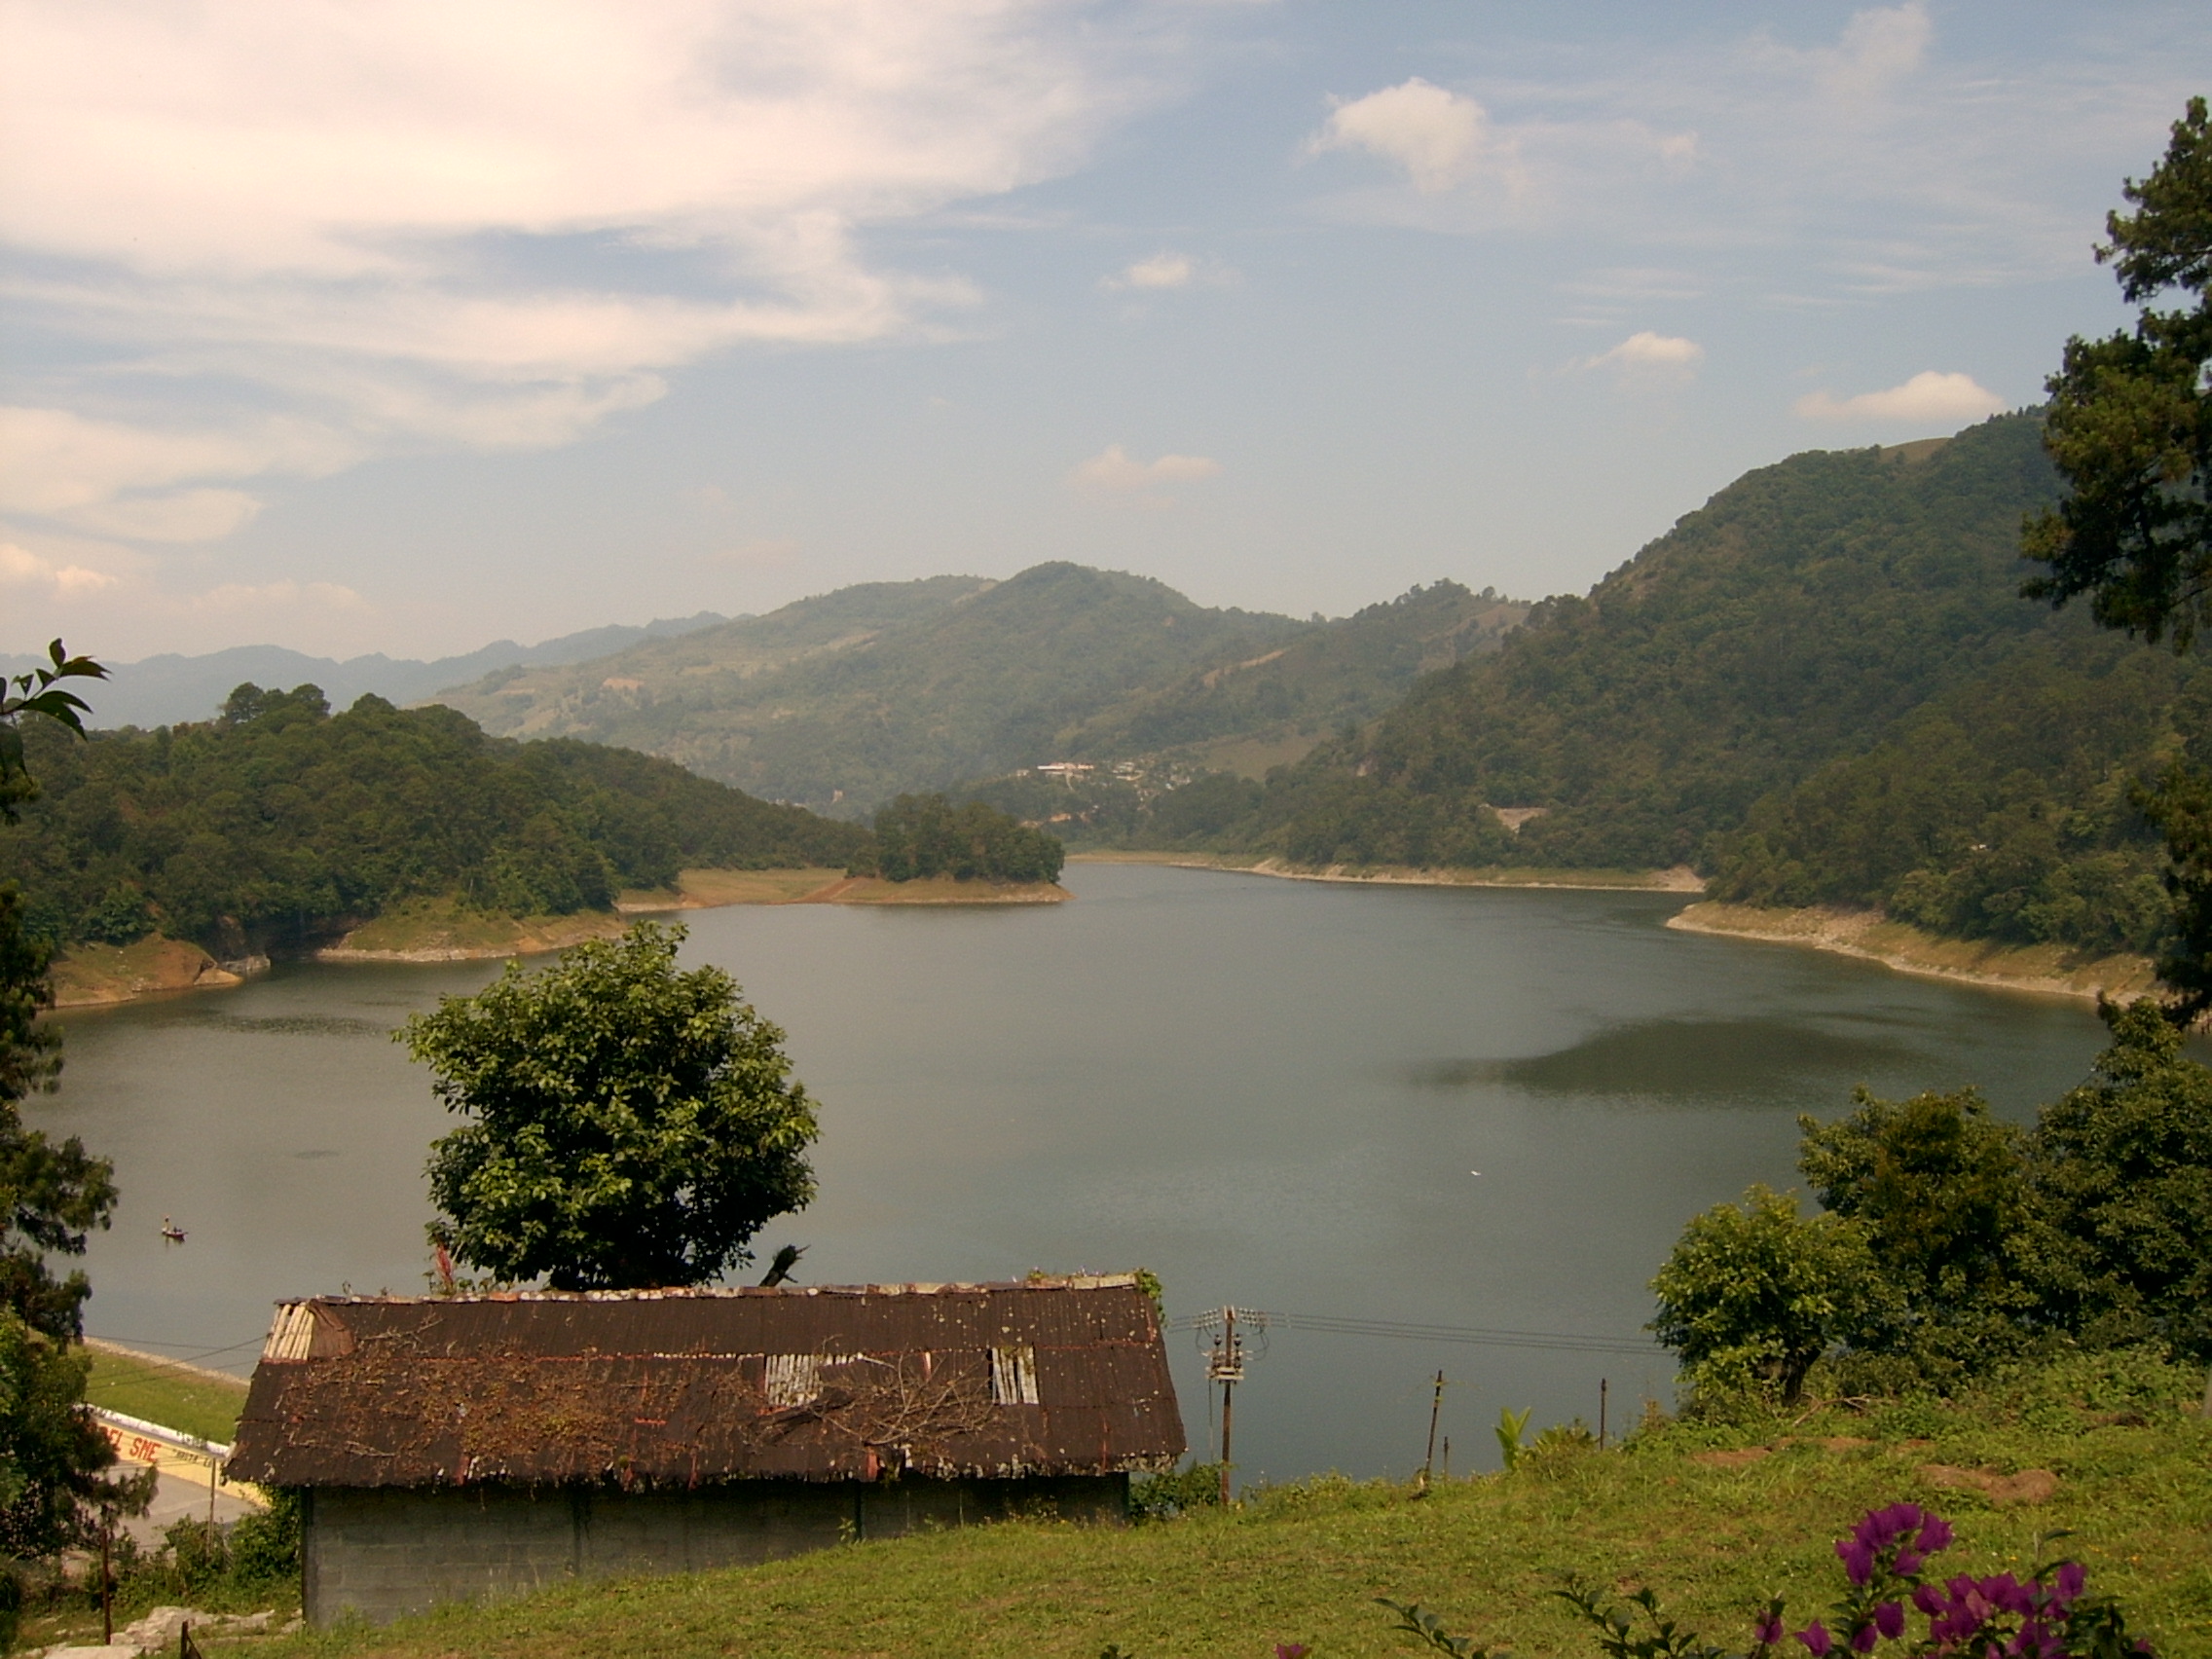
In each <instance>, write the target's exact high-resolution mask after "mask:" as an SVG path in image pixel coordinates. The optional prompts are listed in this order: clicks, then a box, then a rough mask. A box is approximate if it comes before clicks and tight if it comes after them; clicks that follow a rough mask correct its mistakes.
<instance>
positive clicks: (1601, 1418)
mask: <svg viewBox="0 0 2212 1659" xmlns="http://www.w3.org/2000/svg"><path fill="white" fill-rule="evenodd" d="M1609 1386H1610V1384H1609V1383H1607V1382H1606V1381H1605V1379H1604V1378H1603V1377H1601V1378H1599V1379H1598V1450H1599V1451H1601V1452H1603V1451H1604V1449H1605V1390H1606V1389H1607V1387H1609Z"/></svg>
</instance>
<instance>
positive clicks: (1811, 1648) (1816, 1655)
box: [1797, 1619, 1831, 1659]
mask: <svg viewBox="0 0 2212 1659" xmlns="http://www.w3.org/2000/svg"><path fill="white" fill-rule="evenodd" d="M1797 1640H1798V1641H1802V1642H1803V1643H1804V1644H1805V1648H1806V1651H1807V1652H1809V1653H1811V1654H1812V1655H1813V1659H1827V1651H1828V1648H1829V1646H1830V1645H1831V1644H1830V1642H1829V1641H1828V1627H1827V1626H1826V1625H1825V1624H1823V1623H1821V1621H1820V1620H1819V1619H1815V1620H1814V1621H1813V1622H1812V1623H1811V1624H1809V1625H1807V1626H1806V1627H1805V1628H1804V1629H1803V1630H1801V1631H1799V1632H1798V1633H1797Z"/></svg>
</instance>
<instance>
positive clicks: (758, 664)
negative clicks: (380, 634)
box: [439, 563, 1527, 811]
mask: <svg viewBox="0 0 2212 1659" xmlns="http://www.w3.org/2000/svg"><path fill="white" fill-rule="evenodd" d="M1526 612H1527V607H1526V606H1520V605H1516V604H1514V603H1512V602H1511V601H1506V600H1500V599H1499V598H1497V596H1496V595H1494V594H1484V595H1476V594H1470V593H1468V592H1467V590H1466V589H1464V588H1462V587H1459V586H1457V585H1456V584H1455V583H1451V582H1440V583H1438V584H1436V586H1435V587H1433V588H1430V589H1427V590H1425V591H1422V590H1417V591H1416V593H1415V594H1414V595H1409V596H1408V597H1407V599H1406V600H1402V601H1399V602H1397V603H1396V604H1393V605H1388V606H1378V607H1371V608H1369V609H1368V610H1366V611H1362V612H1361V613H1360V614H1359V615H1358V616H1356V617H1351V618H1346V619H1345V620H1343V621H1339V622H1326V621H1321V620H1311V621H1306V622H1300V621H1297V620H1294V619H1293V618H1290V617H1287V616H1273V615H1268V614H1265V613H1261V612H1252V611H1244V610H1235V609H1209V608H1204V607H1201V606H1198V605H1197V604H1194V603H1193V602H1192V601H1191V600H1189V599H1187V598H1185V597H1184V596H1183V595H1181V594H1179V593H1177V592H1175V591H1174V590H1173V589H1172V588H1169V587H1167V586H1165V585H1164V584H1163V583H1161V582H1157V581H1153V580H1151V579H1149V578H1146V577H1142V576H1133V575H1128V574H1125V573H1123V572H1119V571H1095V570H1089V569H1087V568H1085V567H1083V566H1079V565H1071V564H1064V563H1059V564H1046V565H1038V566H1035V567H1033V568H1031V569H1029V570H1026V571H1021V572H1020V573H1019V574H1017V575H1014V576H1012V577H1009V578H1008V579H1006V580H1004V581H997V582H993V581H986V580H982V579H980V578H976V577H959V576H940V577H935V578H932V579H930V580H928V581H919V582H901V583H888V582H877V583H868V584H865V585H862V586H859V587H850V588H841V589H839V590H837V591H835V592H833V593H830V594H826V595H822V596H820V597H818V598H815V599H808V600H801V601H799V602H798V603H797V604H795V605H791V606H787V607H785V608H783V609H781V610H778V611H775V612H772V613H771V614H769V615H767V616H761V617H754V618H747V619H745V620H742V621H738V622H731V623H727V624H724V625H722V626H719V627H714V628H708V629H703V630H700V631H698V632H696V633H692V634H688V635H686V636H684V637H683V638H682V639H680V640H666V641H648V642H644V643H640V644H638V645H633V646H631V647H629V648H627V649H625V650H622V651H620V652H616V653H614V654H612V655H609V656H606V657H601V658H597V659H594V660H593V661H590V662H588V663H583V664H579V665H574V666H570V667H563V668H552V669H535V670H531V669H507V670H503V671H501V672H500V673H498V674H495V675H491V676H488V677H486V678H485V679H483V680H480V681H478V682H475V683H473V684H470V685H467V686H463V687H460V688H458V689H455V690H450V691H447V692H444V693H442V694H441V696H440V699H439V700H440V701H442V702H444V703H446V704H447V705H448V706H450V707H453V708H456V709H459V710H461V711H462V712H463V713H466V714H467V715H469V716H470V717H471V718H472V719H477V720H479V721H480V722H481V723H482V724H483V725H484V727H485V729H486V730H488V731H492V732H495V733H498V734H500V735H511V736H527V737H535V736H552V735H560V736H570V737H580V738H586V739H590V740H592V741H595V742H600V743H614V744H621V745H624V746H626V747H629V748H634V749H639V750H643V751H645V752H647V753H650V754H655V755H661V756H667V757H669V758H671V759H675V760H679V761H681V762H682V763H683V764H684V765H686V766H688V767H690V768H692V769H693V770H695V771H697V772H699V773H701V774H703V775H705V776H708V777H713V778H719V779H720V780H722V781H723V782H725V783H730V784H734V785H736V786H738V787H740V788H743V789H746V790H749V791H752V792H754V793H758V794H761V795H766V796H769V797H771V798H776V799H790V800H798V801H803V802H805V803H807V804H808V805H811V806H813V807H815V808H817V809H823V810H827V809H830V808H832V807H837V808H840V809H841V810H845V811H852V810H859V809H865V808H867V807H871V806H873V805H875V804H877V803H879V802H881V801H882V800H884V799H887V798H889V797H890V796H891V795H894V794H897V793H903V792H907V791H916V790H935V789H943V788H947V787H951V786H953V785H956V784H958V783H959V782H961V781H962V780H966V779H975V778H981V777H990V776H994V775H998V774H1003V773H1007V772H1011V771H1014V770H1015V769H1018V768H1020V767H1024V766H1032V765H1035V764H1037V763H1039V762H1041V761H1045V760H1051V759H1056V758H1067V757H1074V758H1078V759H1084V758H1089V759H1098V760H1109V761H1110V760H1114V759H1119V758H1124V757H1127V756H1133V755H1138V754H1147V755H1152V754H1160V753H1162V752H1166V753H1169V754H1171V756H1172V758H1173V759H1174V760H1175V761H1176V762H1177V763H1179V764H1182V765H1184V766H1186V767H1189V768H1197V769H1204V768H1206V767H1220V768H1222V769H1227V770H1245V771H1250V772H1253V773H1255V774H1257V772H1259V771H1262V770H1264V769H1265V767H1266V766H1267V765H1271V764H1277V763H1280V762H1282V761H1284V760H1287V759H1293V758H1296V757H1297V756H1300V755H1303V754H1304V753H1305V752H1306V751H1307V750H1308V749H1310V748H1311V747H1312V746H1313V744H1315V743H1316V742H1318V741H1320V740H1321V738H1322V737H1324V736H1325V735H1327V734H1328V733H1329V732H1331V731H1332V730H1334V729H1336V727H1337V726H1338V725H1340V724H1341V723H1343V722H1344V721H1346V720H1352V721H1360V720H1365V719H1372V718H1373V717H1374V716H1375V715H1377V714H1379V713H1381V712H1382V710H1383V709H1384V708H1386V707H1387V706H1388V705H1389V704H1390V703H1391V702H1393V701H1395V699H1396V698H1397V697H1398V696H1400V695H1402V694H1403V692H1404V691H1405V689H1406V687H1407V686H1409V685H1410V684H1411V683H1412V682H1413V681H1414V679H1415V677H1416V676H1417V675H1418V674H1419V672H1420V671H1421V670H1422V669H1423V668H1433V667H1438V666H1442V665H1444V664H1447V663H1450V662H1454V661H1456V660H1458V658H1459V657H1460V656H1462V655H1464V654H1467V653H1469V652H1473V651H1479V650H1483V649H1488V648H1491V647H1492V646H1493V645H1494V644H1495V642H1496V640H1497V639H1498V638H1500V637H1501V636H1502V635H1503V634H1504V633H1505V632H1506V631H1507V630H1509V629H1510V628H1512V627H1513V626H1514V625H1515V624H1516V623H1518V622H1519V620H1520V618H1521V617H1522V616H1523V615H1524V614H1526Z"/></svg>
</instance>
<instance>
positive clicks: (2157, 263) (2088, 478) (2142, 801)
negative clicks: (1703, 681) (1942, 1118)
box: [2021, 98, 2212, 1021]
mask: <svg viewBox="0 0 2212 1659" xmlns="http://www.w3.org/2000/svg"><path fill="white" fill-rule="evenodd" d="M2120 194H2121V195H2122V196H2124V197H2125V198H2126V199H2127V200H2128V201H2129V202H2130V203H2134V205H2135V208H2136V211H2135V212H2133V213H2131V214H2125V213H2120V212H2119V211H2117V210H2116V211H2114V212H2112V213H2110V214H2108V215H2107V216H2106V219H2105V228H2106V231H2107V233H2108V234H2109V235H2110V236H2111V238H2112V240H2111V242H2110V243H2109V244H2107V245H2106V246H2104V247H2100V248H2098V249H2097V262H2098V263H2099V264H2103V263H2105V262H2106V261H2108V260H2109V261H2111V262H2112V264H2113V266H2114V269H2115V271H2116V272H2117V274H2118V275H2119V277H2120V292H2121V293H2122V294H2123V295H2124V296H2125V297H2126V299H2127V301H2128V303H2129V304H2130V305H2134V306H2139V307H2141V308H2142V310H2141V313H2140V314H2139V315H2138V316H2137V318H2136V322H2135V332H2134V333H2133V334H2132V335H2129V334H2114V335H2111V336H2110V337H2108V338H2106V339H2103V340H2095V341H2088V340H2083V339H2082V338H2081V337H2080V336H2076V337H2075V338H2074V339H2072V340H2069V341H2068V342H2067V343H2066V356H2065V360H2064V364H2063V366H2062V367H2061V368H2060V370H2059V372H2058V373H2057V374H2055V375H2053V376H2052V377H2051V378H2050V380H2049V381H2048V382H2047V383H2046V386H2047V388H2048V390H2049V392H2050V412H2049V416H2048V418H2047V420H2046V426H2045V440H2044V441H2045V444H2046V447H2047V448H2048V450H2049V452H2050V457H2051V460H2052V461H2053V462H2054V463H2055V464H2056V465H2057V467H2058V470H2059V471H2060V473H2061V474H2063V475H2064V477H2065V478H2066V481H2067V484H2068V486H2069V490H2068V494H2067V497H2066V498H2065V499H2064V500H2062V501H2060V502H2059V504H2058V506H2057V507H2056V508H2054V509H2053V510H2052V511H2050V512H2047V513H2045V514H2043V515H2041V516H2040V517H2038V518H2036V519H2033V520H2031V521H2030V523H2029V524H2028V527H2027V531H2026V534H2025V536H2024V538H2023V540H2022V543H2021V551H2022V552H2023V553H2024V554H2025V555H2026V556H2027V557H2028V558H2030V559H2035V560H2039V561H2041V562H2042V563H2043V564H2045V565H2047V566H2049V567H2050V573H2049V574H2048V575H2045V576H2039V577H2037V578H2036V579H2035V580H2033V581H2030V582H2028V583H2027V584H2026V585H2025V586H2024V587H2023V588H2022V590H2021V591H2022V592H2023V593H2025V594H2027V595H2028V596H2029V597H2030V598H2038V599H2047V600H2049V601H2050V602H2051V604H2052V605H2054V606H2059V605H2064V604H2065V603H2066V602H2067V601H2068V600H2069V599H2072V598H2075V597H2076V596H2078V595H2082V594H2087V595H2088V596H2089V609H2090V613H2091V614H2092V615H2094V616H2095V617H2096V619H2097V620H2098V621H2099V622H2101V623H2103V624H2104V625H2105V626H2106V627H2108V628H2118V629H2120V630H2123V631H2124V632H2126V633H2128V634H2130V635H2141V636H2142V637H2143V638H2144V639H2145V640H2148V641H2149V642H2151V643H2152V644H2154V645H2156V644H2157V643H2158V641H2159V640H2161V639H2163V638H2166V637H2169V636H2170V637H2171V639H2172V642H2173V647H2174V649H2175V650H2176V651H2177V652H2180V651H2187V650H2188V649H2189V648H2190V646H2191V645H2193V644H2194V641H2195V639H2196V632H2197V629H2198V628H2199V627H2201V626H2202V625H2203V624H2204V623H2206V622H2207V621H2212V123H2208V120H2207V114H2206V109H2205V102H2204V100H2203V99H2202V98H2192V99H2190V100H2189V107H2188V109H2187V111H2186V112H2185V113H2184V114H2183V116H2182V119H2181V120H2179V121H2177V122H2175V123H2174V125H2173V133H2172V140H2171V142H2170V143H2169V144H2168V145H2167V147H2166V155H2165V159H2164V160H2163V161H2162V162H2160V163H2159V164H2158V166H2156V167H2155V168H2153V169H2152V172H2151V176H2150V177H2148V178H2146V179H2143V180H2141V181H2140V182H2138V181H2137V180H2134V179H2129V180H2128V181H2127V182H2126V183H2125V184H2124V185H2123V186H2122V187H2121V191H2120ZM2168 289H2179V290H2180V291H2181V292H2182V293H2183V294H2184V295H2192V296H2194V301H2195V303H2194V306H2193V307H2190V308H2187V309H2183V310H2178V311H2157V310H2153V309H2152V307H2151V304H2150V302H2151V301H2153V300H2154V299H2156V298H2157V296H2158V295H2160V294H2162V293H2164V292H2166V291H2167V290H2168ZM2195 735H2196V738H2197V740H2198V741H2197V742H2196V744H2194V745H2193V747H2195V748H2198V749H2201V747H2202V737H2203V734H2202V733H2201V732H2198V733H2197V734H2195ZM2138 804H2139V805H2140V806H2141V807H2142V809H2143V811H2144V815H2145V816H2146V817H2148V818H2149V819H2151V821H2152V822H2153V823H2155V824H2156V825H2157V827H2158V829H2159V830H2161V831H2162V832H2163V833H2164V835H2165V838H2166V852H2167V857H2168V859H2169V861H2170V866H2171V867H2170V868H2169V870H2168V871H2167V875H2166V886H2167V889H2168V891H2169V892H2170V893H2171V895H2172V898H2173V919H2174V933H2175V935H2176V936H2177V938H2176V941H2175V944H2174V946H2173V947H2172V948H2171V949H2169V950H2168V951H2167V952H2166V953H2164V954H2163V955H2162V956H2161V957H2160V959H2159V963H2158V973H2159V977H2161V978H2162V979H2163V980H2164V981H2165V982H2166V984H2167V985H2168V986H2170V987H2171V988H2172V989H2173V990H2174V992H2175V998H2174V1001H2173V1004H2172V1008H2173V1011H2174V1012H2175V1013H2176V1014H2178V1015H2179V1016H2180V1017H2181V1018H2182V1019H2184V1020H2185V1021H2193V1020H2195V1019H2198V1018H2200V1017H2202V1016H2203V1015H2204V1014H2206V1013H2207V1012H2212V770H2207V768H2206V766H2205V764H2204V758H2203V756H2201V754H2199V755H2195V756H2183V757H2180V758H2177V759H2175V760H2173V761H2172V762H2171V763H2170V764H2169V765H2168V766H2167V767H2166V769H2165V771H2164V774H2163V776H2162V777H2161V778H2160V779H2159V781H2158V783H2157V785H2156V786H2155V787H2154V788H2152V789H2150V790H2147V791H2144V792H2142V793H2141V794H2140V796H2139V801H2138Z"/></svg>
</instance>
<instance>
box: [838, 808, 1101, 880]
mask: <svg viewBox="0 0 2212 1659" xmlns="http://www.w3.org/2000/svg"><path fill="white" fill-rule="evenodd" d="M1066 858H1067V854H1066V851H1065V850H1064V849H1063V848H1062V847H1061V845H1060V843H1059V839H1058V837H1056V836H1053V835H1051V834H1048V833H1047V832H1046V831H1044V830H1033V829H1030V828H1029V827H1028V826H1026V825H1024V824H1023V823H1022V822H1021V821H1020V820H1019V819H1017V818H1015V817H1014V816H1013V815H1012V814H1010V813H1005V812H1001V811H1000V810H999V809H998V808H997V807H995V806H991V805H988V804H986V803H985V802H983V801H979V800H971V801H969V802H967V803H966V804H965V805H962V806H954V805H953V804H952V802H951V801H950V800H948V799H946V798H945V797H944V796H943V795H940V794H926V795H910V794H905V795H901V796H900V797H899V798H898V799H897V800H895V801H893V802H892V803H891V804H890V805H889V806H887V807H885V808H884V809H883V810H882V811H880V812H878V813H877V814H876V815H875V849H874V857H873V864H872V866H868V867H872V868H873V870H874V872H875V873H876V874H877V875H880V876H882V877H883V878H884V879H885V880H886V881H913V880H917V879H919V878H922V877H926V876H933V875H949V876H951V877H952V878H953V879H954V880H956V881H1057V880H1059V878H1060V867H1061V866H1062V865H1063V864H1064V863H1065V861H1066Z"/></svg>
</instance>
